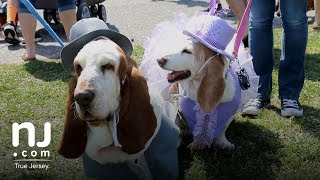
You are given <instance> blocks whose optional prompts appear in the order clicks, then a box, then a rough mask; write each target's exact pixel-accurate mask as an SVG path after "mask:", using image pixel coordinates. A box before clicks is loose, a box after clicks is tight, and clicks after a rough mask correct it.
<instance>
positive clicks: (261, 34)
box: [243, 0, 275, 115]
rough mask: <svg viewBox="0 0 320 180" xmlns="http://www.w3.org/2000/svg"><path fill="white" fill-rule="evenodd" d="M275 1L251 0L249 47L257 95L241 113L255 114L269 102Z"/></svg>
mask: <svg viewBox="0 0 320 180" xmlns="http://www.w3.org/2000/svg"><path fill="white" fill-rule="evenodd" d="M274 7H275V2H274V1H270V0H253V1H252V5H251V11H250V24H249V47H250V53H251V55H252V56H253V66H254V70H255V71H256V73H257V75H258V76H260V79H259V89H258V97H257V98H256V99H252V100H250V101H249V102H248V104H247V105H246V106H245V108H244V110H243V113H244V114H249V115H257V114H259V113H260V112H261V110H262V108H264V107H267V106H268V105H269V104H270V95H271V91H272V70H273V63H274V62H273V30H272V23H273V18H274Z"/></svg>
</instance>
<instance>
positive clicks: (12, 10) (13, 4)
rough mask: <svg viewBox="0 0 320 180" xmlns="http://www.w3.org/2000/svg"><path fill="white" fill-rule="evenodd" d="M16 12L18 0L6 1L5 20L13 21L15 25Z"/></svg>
mask: <svg viewBox="0 0 320 180" xmlns="http://www.w3.org/2000/svg"><path fill="white" fill-rule="evenodd" d="M17 14H18V0H8V1H7V22H10V21H11V22H13V24H14V25H17V24H16V23H17V22H16V19H17Z"/></svg>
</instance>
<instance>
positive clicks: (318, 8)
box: [313, 0, 320, 29]
mask: <svg viewBox="0 0 320 180" xmlns="http://www.w3.org/2000/svg"><path fill="white" fill-rule="evenodd" d="M314 12H315V18H314V23H313V28H314V29H320V0H314Z"/></svg>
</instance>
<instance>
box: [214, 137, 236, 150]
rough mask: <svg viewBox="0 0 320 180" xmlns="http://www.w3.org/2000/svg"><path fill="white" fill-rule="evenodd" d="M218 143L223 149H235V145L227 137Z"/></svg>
mask: <svg viewBox="0 0 320 180" xmlns="http://www.w3.org/2000/svg"><path fill="white" fill-rule="evenodd" d="M216 145H217V146H219V147H220V148H221V149H228V150H233V149H234V145H233V144H232V143H231V142H229V141H228V140H227V139H225V140H224V141H218V142H216Z"/></svg>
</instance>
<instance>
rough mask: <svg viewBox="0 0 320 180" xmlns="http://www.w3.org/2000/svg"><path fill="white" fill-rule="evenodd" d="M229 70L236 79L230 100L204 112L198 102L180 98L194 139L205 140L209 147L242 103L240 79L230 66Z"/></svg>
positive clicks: (182, 109)
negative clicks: (208, 111)
mask: <svg viewBox="0 0 320 180" xmlns="http://www.w3.org/2000/svg"><path fill="white" fill-rule="evenodd" d="M228 72H230V74H231V76H232V77H233V79H234V86H235V96H234V97H233V99H232V100H231V101H229V102H224V103H220V104H219V105H218V106H217V108H216V109H213V110H212V111H211V112H210V113H205V112H203V111H202V110H201V108H200V106H199V103H198V102H195V101H193V100H191V99H189V98H180V99H179V104H180V108H181V111H182V113H183V116H184V117H185V119H186V121H187V125H188V127H189V130H190V131H191V132H192V135H193V138H194V140H195V141H203V142H205V143H206V145H207V146H208V147H210V146H211V144H212V142H213V140H214V139H215V138H217V137H219V136H220V134H221V133H222V132H223V129H224V127H225V125H226V123H227V122H228V121H229V119H230V117H232V116H233V115H234V114H235V113H236V112H237V110H238V108H239V105H240V103H241V89H240V85H239V80H238V78H237V76H236V75H235V73H234V72H233V70H232V69H230V68H229V69H228ZM227 74H228V73H227ZM228 75H229V74H228Z"/></svg>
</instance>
